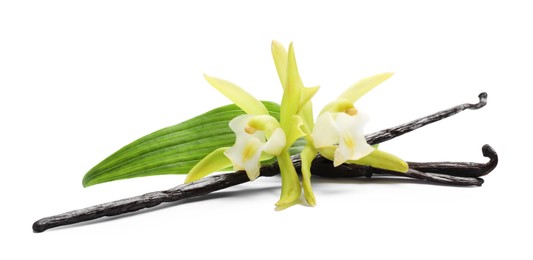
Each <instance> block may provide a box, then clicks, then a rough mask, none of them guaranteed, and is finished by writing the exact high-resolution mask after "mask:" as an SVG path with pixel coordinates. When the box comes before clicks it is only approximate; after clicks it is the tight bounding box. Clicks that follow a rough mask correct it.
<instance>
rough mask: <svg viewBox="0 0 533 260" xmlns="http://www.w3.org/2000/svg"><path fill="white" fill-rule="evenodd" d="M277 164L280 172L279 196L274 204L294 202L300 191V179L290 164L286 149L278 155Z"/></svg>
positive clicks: (280, 204)
mask: <svg viewBox="0 0 533 260" xmlns="http://www.w3.org/2000/svg"><path fill="white" fill-rule="evenodd" d="M278 165H279V169H280V172H281V196H280V199H279V201H278V202H277V203H276V206H284V205H289V204H292V203H294V202H295V201H296V200H297V199H298V198H299V197H300V194H301V193H302V187H301V186H300V179H298V175H297V174H296V169H294V165H293V164H292V161H291V157H290V155H289V152H288V151H286V150H285V151H283V152H282V153H281V154H280V155H279V156H278Z"/></svg>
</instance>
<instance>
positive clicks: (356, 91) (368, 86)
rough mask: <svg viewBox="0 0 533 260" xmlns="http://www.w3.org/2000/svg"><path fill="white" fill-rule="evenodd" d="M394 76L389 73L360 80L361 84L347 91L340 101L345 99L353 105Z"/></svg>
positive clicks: (340, 97)
mask: <svg viewBox="0 0 533 260" xmlns="http://www.w3.org/2000/svg"><path fill="white" fill-rule="evenodd" d="M392 75H393V73H390V72H387V73H381V74H377V75H374V76H370V77H368V78H364V79H362V80H360V81H359V82H357V83H355V84H353V85H352V86H350V87H349V88H348V89H347V90H345V91H344V92H343V93H342V94H341V95H340V96H339V98H338V99H344V100H347V101H349V102H350V103H352V104H353V103H354V102H355V101H357V100H358V99H359V98H361V97H362V96H363V95H364V94H366V93H367V92H368V91H370V90H372V89H373V88H374V87H376V86H377V85H379V84H381V82H383V81H385V80H387V79H388V78H390V77H391V76H392Z"/></svg>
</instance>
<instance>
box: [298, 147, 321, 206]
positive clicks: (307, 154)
mask: <svg viewBox="0 0 533 260" xmlns="http://www.w3.org/2000/svg"><path fill="white" fill-rule="evenodd" d="M316 154H317V151H316V149H315V148H314V147H312V146H311V145H306V146H305V147H304V149H303V151H302V153H301V154H300V158H301V160H302V185H303V188H304V196H305V200H306V201H307V204H309V206H311V207H314V206H315V205H316V199H315V195H314V194H313V189H312V187H311V163H312V162H313V160H314V159H315V157H316Z"/></svg>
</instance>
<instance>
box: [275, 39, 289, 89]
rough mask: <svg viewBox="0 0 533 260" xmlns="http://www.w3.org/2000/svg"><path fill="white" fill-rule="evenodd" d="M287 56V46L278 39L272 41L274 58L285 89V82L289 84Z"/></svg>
mask: <svg viewBox="0 0 533 260" xmlns="http://www.w3.org/2000/svg"><path fill="white" fill-rule="evenodd" d="M287 57H288V54H287V50H286V49H285V47H283V45H282V44H281V43H279V42H277V41H272V58H274V64H275V65H276V71H277V72H278V77H279V81H281V86H283V88H284V89H285V84H287Z"/></svg>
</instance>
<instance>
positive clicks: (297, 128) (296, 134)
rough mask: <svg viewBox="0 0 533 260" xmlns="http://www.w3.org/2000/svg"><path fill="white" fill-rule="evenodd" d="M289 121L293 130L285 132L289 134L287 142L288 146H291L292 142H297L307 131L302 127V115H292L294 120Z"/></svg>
mask: <svg viewBox="0 0 533 260" xmlns="http://www.w3.org/2000/svg"><path fill="white" fill-rule="evenodd" d="M289 123H290V126H289V129H290V130H291V131H289V133H288V134H287V133H285V134H286V135H287V142H286V146H287V148H289V147H291V146H292V144H293V143H294V142H296V140H297V139H298V138H300V137H302V136H304V135H305V133H304V132H303V131H302V128H301V127H302V125H303V121H302V118H301V117H300V116H292V120H291V121H290V122H289Z"/></svg>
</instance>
